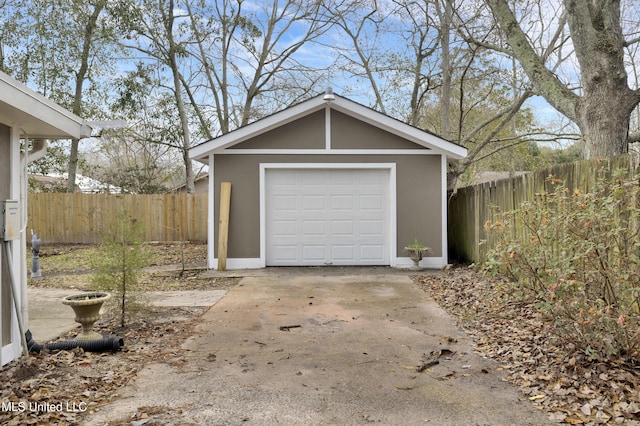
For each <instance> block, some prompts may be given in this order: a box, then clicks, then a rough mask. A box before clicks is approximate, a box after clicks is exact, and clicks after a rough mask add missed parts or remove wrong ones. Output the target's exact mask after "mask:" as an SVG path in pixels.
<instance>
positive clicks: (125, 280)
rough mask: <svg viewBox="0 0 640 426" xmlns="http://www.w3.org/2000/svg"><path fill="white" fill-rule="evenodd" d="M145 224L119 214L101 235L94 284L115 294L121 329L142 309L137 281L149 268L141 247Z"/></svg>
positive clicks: (125, 214) (146, 254)
mask: <svg viewBox="0 0 640 426" xmlns="http://www.w3.org/2000/svg"><path fill="white" fill-rule="evenodd" d="M143 235H144V230H143V227H142V224H141V223H140V222H138V221H137V220H135V219H132V218H131V217H130V215H129V214H128V212H126V211H124V210H123V211H120V212H119V213H118V214H117V215H116V216H114V217H113V219H112V220H111V221H110V222H109V223H108V224H107V227H106V228H105V229H104V230H103V232H102V243H101V244H100V245H99V246H98V250H97V256H95V258H94V259H93V260H92V265H91V266H92V269H93V270H94V274H93V276H92V280H91V284H92V286H93V287H94V288H95V289H99V290H103V291H108V292H110V293H112V294H113V296H114V297H113V300H114V301H115V303H116V305H117V308H118V310H119V312H120V325H121V326H122V327H124V326H125V322H126V318H127V316H131V314H132V313H133V312H134V311H136V310H137V309H138V308H139V307H140V305H141V304H140V302H141V295H140V293H139V289H138V278H139V275H140V273H141V271H142V268H143V267H145V266H147V265H148V264H149V260H150V255H149V253H148V252H147V251H146V250H144V248H143V247H142V241H143Z"/></svg>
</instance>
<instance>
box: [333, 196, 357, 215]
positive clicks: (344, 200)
mask: <svg viewBox="0 0 640 426" xmlns="http://www.w3.org/2000/svg"><path fill="white" fill-rule="evenodd" d="M354 207H355V206H354V202H353V195H351V194H345V195H332V196H331V209H332V210H336V211H340V210H343V211H349V212H350V211H353V209H354Z"/></svg>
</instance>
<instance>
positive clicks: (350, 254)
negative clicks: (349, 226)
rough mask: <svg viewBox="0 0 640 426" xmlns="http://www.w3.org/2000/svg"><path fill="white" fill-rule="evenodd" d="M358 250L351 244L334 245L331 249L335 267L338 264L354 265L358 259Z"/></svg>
mask: <svg viewBox="0 0 640 426" xmlns="http://www.w3.org/2000/svg"><path fill="white" fill-rule="evenodd" d="M355 254H356V248H355V246H353V245H351V244H345V245H334V246H332V247H331V261H330V263H331V264H333V265H336V264H353V263H355V262H356V261H357V259H356V256H355Z"/></svg>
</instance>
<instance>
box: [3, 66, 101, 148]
mask: <svg viewBox="0 0 640 426" xmlns="http://www.w3.org/2000/svg"><path fill="white" fill-rule="evenodd" d="M0 122H3V123H4V124H6V125H9V126H13V127H17V128H19V129H20V131H21V133H22V134H21V136H24V137H30V138H43V139H66V138H75V139H79V138H83V137H89V136H91V127H90V126H88V125H87V124H86V123H85V122H84V120H82V119H81V118H80V117H78V116H77V115H75V114H73V113H71V112H70V111H68V110H66V109H65V108H63V107H61V106H60V105H58V104H56V103H55V102H53V101H51V100H50V99H48V98H46V97H45V96H43V95H41V94H39V93H37V92H35V91H34V90H31V89H29V88H28V87H27V86H25V85H24V84H22V83H20V82H19V81H17V80H15V79H13V78H11V77H10V76H8V75H7V74H5V73H2V72H0Z"/></svg>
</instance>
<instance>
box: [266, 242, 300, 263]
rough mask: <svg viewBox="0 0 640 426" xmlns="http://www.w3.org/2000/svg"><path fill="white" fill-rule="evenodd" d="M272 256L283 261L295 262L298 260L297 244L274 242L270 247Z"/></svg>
mask: <svg viewBox="0 0 640 426" xmlns="http://www.w3.org/2000/svg"><path fill="white" fill-rule="evenodd" d="M272 251H273V256H274V257H275V258H277V259H279V260H280V262H283V263H289V262H297V261H298V246H297V245H294V244H292V245H278V244H275V245H274V246H273V247H272Z"/></svg>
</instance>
